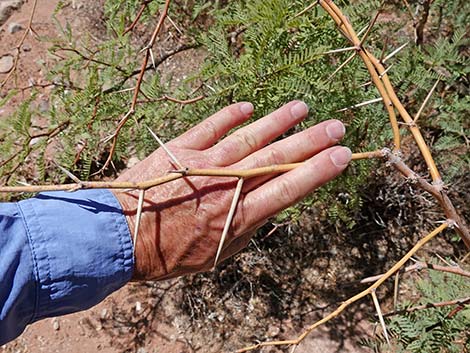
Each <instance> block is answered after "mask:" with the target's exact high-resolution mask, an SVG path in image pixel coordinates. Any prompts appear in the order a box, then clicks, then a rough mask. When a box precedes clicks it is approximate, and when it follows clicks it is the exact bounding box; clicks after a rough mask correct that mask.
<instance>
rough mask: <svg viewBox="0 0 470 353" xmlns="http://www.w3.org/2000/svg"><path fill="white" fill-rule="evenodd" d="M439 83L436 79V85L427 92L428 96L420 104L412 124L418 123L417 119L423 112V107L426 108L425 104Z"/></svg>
mask: <svg viewBox="0 0 470 353" xmlns="http://www.w3.org/2000/svg"><path fill="white" fill-rule="evenodd" d="M439 81H440V78H438V79H437V81H436V83H435V84H434V86H432V88H431V90H430V91H429V93H428V95H427V96H426V98H425V99H424V102H423V104H421V107H420V108H419V110H418V112H417V113H416V116H415V118H414V119H413V122H414V123H416V121H418V118H419V117H420V115H421V113H422V112H423V110H424V107H425V106H426V104H428V102H429V99H431V96H432V94H433V92H434V90H435V89H436V87H437V85H438V83H439Z"/></svg>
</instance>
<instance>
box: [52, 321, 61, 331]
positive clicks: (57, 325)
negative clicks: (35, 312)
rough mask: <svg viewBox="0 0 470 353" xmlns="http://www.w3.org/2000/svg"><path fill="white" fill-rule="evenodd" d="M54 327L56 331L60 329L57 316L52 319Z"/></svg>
mask: <svg viewBox="0 0 470 353" xmlns="http://www.w3.org/2000/svg"><path fill="white" fill-rule="evenodd" d="M52 328H53V329H54V331H59V330H60V324H59V319H57V318H53V319H52Z"/></svg>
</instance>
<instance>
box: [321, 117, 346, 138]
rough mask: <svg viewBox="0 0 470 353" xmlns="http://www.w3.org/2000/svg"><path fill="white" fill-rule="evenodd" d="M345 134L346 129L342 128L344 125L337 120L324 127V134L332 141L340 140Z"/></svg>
mask: <svg viewBox="0 0 470 353" xmlns="http://www.w3.org/2000/svg"><path fill="white" fill-rule="evenodd" d="M345 132H346V129H345V128H344V125H343V124H342V123H341V122H340V121H338V120H335V121H332V122H331V123H329V124H328V126H327V127H326V133H327V134H328V136H329V137H330V138H331V139H333V140H340V139H341V138H342V137H343V136H344V133H345Z"/></svg>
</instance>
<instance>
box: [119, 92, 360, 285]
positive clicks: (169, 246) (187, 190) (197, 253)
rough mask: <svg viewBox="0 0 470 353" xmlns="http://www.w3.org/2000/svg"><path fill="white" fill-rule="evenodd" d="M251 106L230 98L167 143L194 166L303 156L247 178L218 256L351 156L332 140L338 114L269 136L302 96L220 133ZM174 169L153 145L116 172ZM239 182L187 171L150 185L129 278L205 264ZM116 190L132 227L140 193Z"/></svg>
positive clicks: (142, 175) (300, 108)
mask: <svg viewBox="0 0 470 353" xmlns="http://www.w3.org/2000/svg"><path fill="white" fill-rule="evenodd" d="M252 113H253V105H252V104H251V103H246V102H242V103H237V104H233V105H231V106H228V107H226V108H224V109H223V110H221V111H219V112H218V113H216V114H214V115H213V116H211V117H209V118H208V119H206V120H204V121H202V122H201V123H200V124H198V125H197V126H195V127H194V128H192V129H191V130H189V131H187V132H186V133H184V134H183V135H181V136H179V137H177V138H175V139H174V140H172V141H170V142H169V143H167V144H166V146H167V147H168V148H169V149H170V150H171V151H172V153H173V154H174V155H175V156H176V157H177V159H178V160H179V161H180V163H181V164H182V165H183V166H187V167H191V168H233V169H249V168H256V167H262V166H267V165H272V164H283V163H294V162H300V161H304V160H307V162H306V163H305V164H304V165H303V166H301V167H298V168H296V169H294V170H292V171H289V172H287V173H284V174H282V175H271V176H263V177H256V178H253V179H249V180H247V181H246V182H245V184H244V187H243V189H242V194H241V197H240V200H239V202H238V205H237V209H236V213H235V216H234V219H233V222H232V226H231V227H230V231H229V233H228V235H227V239H226V241H225V246H224V249H223V252H222V256H221V258H222V259H225V258H227V257H229V256H231V255H233V254H235V253H236V252H238V251H240V250H241V249H242V248H244V247H245V246H246V245H247V244H248V242H249V240H250V239H251V236H252V234H253V232H254V231H255V230H256V228H258V227H259V226H261V225H262V224H263V223H265V222H266V220H267V219H269V218H270V217H272V216H274V215H275V214H276V213H278V212H280V211H281V210H283V209H285V208H287V207H289V206H291V205H292V204H294V203H296V202H298V201H299V200H301V199H302V198H304V197H305V196H306V195H308V194H309V193H311V192H312V191H314V190H315V189H317V188H318V187H320V186H321V185H323V184H325V183H326V182H328V181H329V180H331V179H333V178H334V177H336V176H337V175H338V174H340V173H341V172H342V171H343V170H344V169H345V168H346V167H347V165H348V163H349V161H350V159H351V151H350V150H349V149H348V148H346V147H341V146H335V145H336V144H337V143H338V142H339V141H340V140H341V138H342V137H343V135H344V125H343V124H342V123H341V122H340V121H338V120H329V121H325V122H322V123H320V124H318V125H315V126H313V127H311V128H309V129H307V130H304V131H302V132H300V133H297V134H295V135H292V136H290V137H287V138H285V139H283V140H280V141H277V142H274V143H272V144H269V143H270V142H271V141H273V140H274V139H276V138H277V137H278V136H280V135H282V134H283V133H285V132H286V131H287V130H289V129H290V128H291V127H293V126H294V125H296V124H298V123H299V122H300V121H302V120H303V119H304V118H305V117H306V116H307V114H308V108H307V106H306V105H305V103H303V102H300V101H293V102H290V103H288V104H286V105H284V106H283V107H281V108H280V109H278V110H276V111H275V112H273V113H271V114H269V115H267V116H265V117H264V118H262V119H260V120H258V121H256V122H253V123H252V124H250V125H247V126H245V127H243V128H240V129H238V130H237V131H235V132H233V133H232V134H230V135H228V136H226V137H224V136H225V135H226V134H227V133H228V132H229V131H230V130H231V129H233V128H235V127H237V126H239V125H240V124H242V123H243V122H245V121H246V120H248V119H249V118H250V117H251V115H252ZM172 169H175V166H174V165H172V164H171V162H170V161H169V158H168V156H167V155H166V154H165V152H164V151H163V150H162V149H158V150H156V151H155V152H154V153H152V154H151V155H150V156H149V157H148V158H146V159H145V160H143V161H142V162H140V163H139V164H137V165H136V166H134V167H133V168H131V169H130V170H128V171H127V172H125V173H123V174H122V175H121V176H120V177H119V179H118V180H119V181H136V182H139V181H143V180H147V179H151V178H155V177H156V176H159V175H163V174H165V173H166V171H168V170H172ZM236 183H237V180H236V179H235V178H223V177H186V178H182V179H179V180H176V181H173V182H170V183H167V184H164V185H161V186H159V187H156V188H153V189H150V190H147V192H146V193H145V202H144V208H143V213H142V219H141V224H140V229H139V235H138V240H137V244H136V245H135V261H136V264H135V269H134V276H133V279H134V280H161V279H166V278H172V277H176V276H181V275H184V274H188V273H194V272H201V271H207V270H210V269H211V268H212V266H213V262H214V258H215V254H216V252H217V247H218V244H219V240H220V236H221V234H222V229H223V227H224V223H225V219H226V217H227V213H228V210H229V208H230V203H231V201H232V198H233V193H234V189H235V186H236ZM114 193H115V195H116V197H117V199H118V200H119V202H120V203H121V205H122V207H123V210H124V214H125V215H126V218H127V221H128V224H129V228H130V230H131V233H133V231H134V225H135V218H136V212H137V203H138V193H136V192H119V191H115V192H114ZM133 235H134V234H132V236H133Z"/></svg>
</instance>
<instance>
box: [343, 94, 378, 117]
mask: <svg viewBox="0 0 470 353" xmlns="http://www.w3.org/2000/svg"><path fill="white" fill-rule="evenodd" d="M382 100H383V98H382V97H380V98H375V99H371V100H370V101H365V102H362V103H358V104H355V105H351V106H350V107H346V108H343V109H340V110H337V111H336V113H339V112H344V111H346V110H349V109H354V108H359V107H363V106H365V105H369V104H373V103H377V102H381V101H382Z"/></svg>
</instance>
